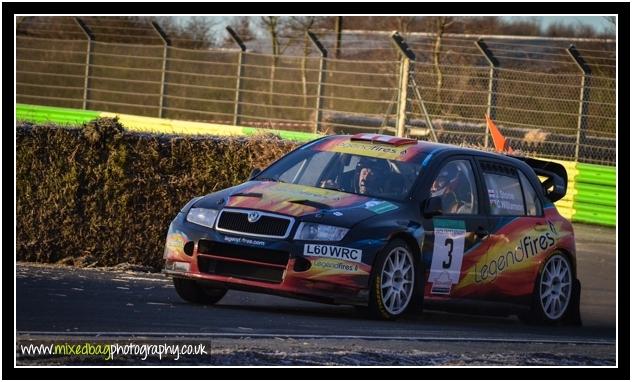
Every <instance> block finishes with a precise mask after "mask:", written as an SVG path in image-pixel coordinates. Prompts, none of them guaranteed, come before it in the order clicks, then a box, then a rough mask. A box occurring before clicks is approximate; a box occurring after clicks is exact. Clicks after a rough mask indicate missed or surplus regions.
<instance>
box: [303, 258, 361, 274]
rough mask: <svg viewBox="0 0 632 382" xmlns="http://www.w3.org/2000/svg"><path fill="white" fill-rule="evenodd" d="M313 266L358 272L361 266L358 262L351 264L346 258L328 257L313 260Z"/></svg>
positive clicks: (322, 268)
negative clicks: (335, 258)
mask: <svg viewBox="0 0 632 382" xmlns="http://www.w3.org/2000/svg"><path fill="white" fill-rule="evenodd" d="M312 268H317V269H321V270H336V271H341V272H351V273H354V272H358V271H359V270H360V268H359V267H358V264H351V263H349V262H348V261H344V260H334V259H328V258H320V259H318V260H316V261H313V262H312Z"/></svg>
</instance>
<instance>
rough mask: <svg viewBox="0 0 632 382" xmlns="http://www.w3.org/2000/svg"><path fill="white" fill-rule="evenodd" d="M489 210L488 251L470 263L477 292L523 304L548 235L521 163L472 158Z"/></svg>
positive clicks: (528, 297)
mask: <svg viewBox="0 0 632 382" xmlns="http://www.w3.org/2000/svg"><path fill="white" fill-rule="evenodd" d="M477 162H478V166H479V169H480V172H481V175H482V176H481V179H482V183H483V185H484V194H483V199H484V200H483V203H484V204H485V205H486V207H487V209H488V210H489V224H490V225H489V227H490V228H489V233H490V234H489V236H488V237H487V239H486V241H487V254H486V256H485V258H484V261H480V262H479V263H478V264H476V266H475V268H474V272H475V277H474V280H475V283H476V285H477V288H476V289H477V292H476V294H477V295H478V296H479V297H481V298H483V299H486V300H492V301H495V302H505V303H510V304H522V303H524V304H528V303H529V299H530V296H531V292H532V290H533V280H534V279H535V276H536V274H537V271H538V265H539V261H540V260H539V257H541V256H539V255H540V254H542V253H544V251H545V250H546V249H547V247H548V246H549V244H550V243H551V241H552V236H551V234H552V233H551V232H549V230H550V228H549V226H548V225H547V224H546V221H545V220H544V218H543V209H542V203H541V201H540V200H539V198H538V196H537V194H536V192H535V190H534V185H533V184H531V182H530V181H529V180H528V178H527V177H526V176H525V175H524V173H523V171H522V170H520V168H518V167H516V166H513V165H512V164H510V163H506V162H503V161H500V160H497V159H492V158H479V159H478V160H477Z"/></svg>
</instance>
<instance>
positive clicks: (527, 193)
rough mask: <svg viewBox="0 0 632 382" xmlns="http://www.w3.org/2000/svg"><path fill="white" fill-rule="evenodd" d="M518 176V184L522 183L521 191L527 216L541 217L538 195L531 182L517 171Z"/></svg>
mask: <svg viewBox="0 0 632 382" xmlns="http://www.w3.org/2000/svg"><path fill="white" fill-rule="evenodd" d="M518 174H519V175H520V182H521V183H522V191H523V192H524V198H525V204H526V207H527V215H528V216H540V215H542V205H541V204H540V199H539V198H538V195H537V194H536V193H535V190H534V189H533V186H532V185H531V182H529V180H528V179H527V177H526V176H525V175H524V174H523V173H522V171H520V170H518Z"/></svg>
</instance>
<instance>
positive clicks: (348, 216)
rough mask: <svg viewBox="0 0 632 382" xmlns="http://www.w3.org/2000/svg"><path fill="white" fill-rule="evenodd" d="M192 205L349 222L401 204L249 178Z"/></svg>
mask: <svg viewBox="0 0 632 382" xmlns="http://www.w3.org/2000/svg"><path fill="white" fill-rule="evenodd" d="M195 207H202V208H215V209H217V208H238V209H239V208H241V209H253V210H258V211H267V212H273V213H278V214H283V215H290V216H294V217H303V218H304V219H303V220H318V221H323V222H325V223H327V224H338V225H342V226H350V225H353V224H355V223H357V222H359V221H360V220H364V219H366V218H369V217H372V216H375V215H379V214H382V213H385V212H388V211H393V210H396V209H398V208H401V205H400V204H398V203H395V202H390V201H386V200H382V199H378V198H373V197H368V196H362V195H356V194H349V193H345V192H339V191H334V190H328V189H324V188H317V187H310V186H303V185H297V184H290V183H281V182H267V181H266V182H260V181H251V182H247V183H244V184H242V185H239V186H236V187H231V188H228V189H226V190H223V191H220V192H217V193H214V194H211V195H207V196H205V197H203V198H201V199H200V200H198V201H197V202H196V203H195ZM310 218H313V219H310Z"/></svg>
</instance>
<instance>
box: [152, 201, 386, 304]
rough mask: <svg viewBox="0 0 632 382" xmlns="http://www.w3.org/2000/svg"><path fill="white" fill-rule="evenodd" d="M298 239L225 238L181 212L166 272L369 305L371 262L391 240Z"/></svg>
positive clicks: (241, 287) (171, 234)
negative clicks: (324, 250)
mask: <svg viewBox="0 0 632 382" xmlns="http://www.w3.org/2000/svg"><path fill="white" fill-rule="evenodd" d="M296 226H298V224H297V225H296ZM295 229H296V227H294V228H293V231H294V230H295ZM293 235H294V232H291V235H290V236H289V238H288V239H283V240H279V239H268V238H259V237H249V236H245V235H236V234H224V233H221V232H217V231H215V230H212V229H207V228H205V227H202V226H198V225H196V224H193V223H190V222H187V221H186V220H185V219H184V214H182V213H181V214H178V216H177V217H176V218H175V219H174V220H173V222H172V223H171V225H170V226H169V232H168V235H167V243H166V246H165V252H164V259H165V268H164V273H165V274H167V275H170V276H173V277H181V278H187V279H192V280H197V281H201V282H206V283H209V284H215V285H218V286H223V287H226V288H228V289H239V290H247V291H254V292H262V293H270V294H277V295H283V296H290V297H295V298H303V299H310V300H316V301H322V302H328V303H340V304H343V303H344V304H363V303H366V301H367V300H368V285H369V277H370V273H371V264H372V263H373V259H374V258H375V256H376V254H377V253H378V252H379V250H380V249H381V248H382V247H383V246H384V245H385V244H386V240H373V239H369V240H357V241H342V242H336V243H328V242H303V241H296V242H295V241H294V240H292V239H291V238H292V237H293ZM308 244H318V245H320V246H327V247H329V248H332V247H342V248H347V249H350V250H354V251H356V253H357V251H358V250H359V251H361V257H357V258H355V259H351V258H349V256H348V255H347V258H344V257H342V256H341V258H332V257H326V256H323V255H315V254H314V252H315V251H314V248H313V247H310V248H309V249H306V246H307V245H308ZM316 252H318V251H316ZM347 252H349V251H345V252H341V253H347Z"/></svg>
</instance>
